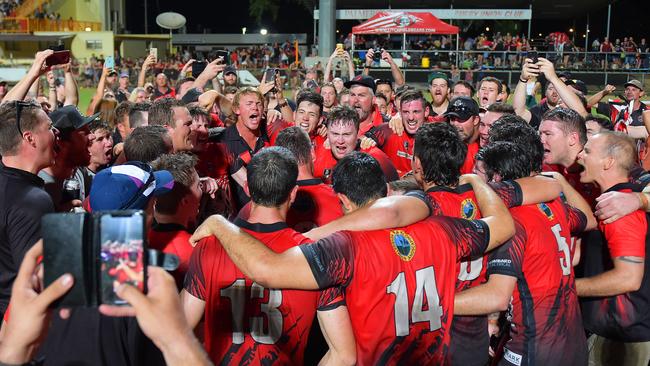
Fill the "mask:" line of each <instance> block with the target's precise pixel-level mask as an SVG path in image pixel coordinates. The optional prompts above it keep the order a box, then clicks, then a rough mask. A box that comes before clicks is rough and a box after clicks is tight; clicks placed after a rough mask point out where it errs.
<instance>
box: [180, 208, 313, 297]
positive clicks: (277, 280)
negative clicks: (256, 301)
mask: <svg viewBox="0 0 650 366" xmlns="http://www.w3.org/2000/svg"><path fill="white" fill-rule="evenodd" d="M213 235H214V236H216V237H217V239H218V240H219V241H220V242H221V245H222V246H223V248H224V249H225V250H226V252H227V253H228V256H229V257H230V259H232V261H233V262H234V263H235V265H236V266H237V268H239V269H240V270H241V271H242V272H243V273H244V274H245V275H246V276H247V277H249V278H251V279H252V280H253V281H255V282H258V283H259V284H261V285H262V286H264V287H269V288H293V289H302V290H315V289H318V288H319V287H318V283H316V279H315V278H314V275H313V274H312V271H311V268H310V265H309V263H308V262H307V259H306V258H305V255H304V254H303V252H302V251H301V249H300V248H299V247H294V248H291V249H289V250H287V251H285V252H283V253H276V252H274V251H272V250H271V249H269V248H268V247H267V246H266V245H264V244H263V243H261V242H260V241H258V240H256V239H255V238H253V237H252V236H250V235H248V234H247V233H246V232H244V231H243V230H241V229H240V228H239V227H237V226H236V225H234V224H232V223H230V222H228V220H226V219H225V218H224V217H223V216H219V215H213V216H210V217H208V218H207V219H206V220H205V221H204V222H203V223H202V224H201V225H200V226H199V227H198V228H197V229H196V231H195V232H194V235H192V237H191V238H190V242H192V243H196V242H197V241H198V240H200V239H202V238H205V237H208V236H213Z"/></svg>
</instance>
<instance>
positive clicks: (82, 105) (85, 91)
mask: <svg viewBox="0 0 650 366" xmlns="http://www.w3.org/2000/svg"><path fill="white" fill-rule="evenodd" d="M95 90H97V89H95V88H79V103H78V105H77V107H79V110H80V111H81V113H86V108H88V105H89V104H90V100H91V99H92V98H93V95H95Z"/></svg>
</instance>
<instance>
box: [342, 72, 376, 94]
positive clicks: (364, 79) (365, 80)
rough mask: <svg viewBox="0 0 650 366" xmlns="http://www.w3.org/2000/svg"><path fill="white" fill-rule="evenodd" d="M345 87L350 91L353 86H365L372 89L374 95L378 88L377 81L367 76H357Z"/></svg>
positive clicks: (346, 83)
mask: <svg viewBox="0 0 650 366" xmlns="http://www.w3.org/2000/svg"><path fill="white" fill-rule="evenodd" d="M343 85H345V87H346V88H348V89H350V87H351V86H352V85H363V86H365V87H368V88H370V89H372V92H373V93H374V92H375V90H377V86H376V85H375V80H374V79H373V78H371V77H370V76H367V75H357V76H355V77H354V78H353V79H352V80H350V81H346V82H345V84H343Z"/></svg>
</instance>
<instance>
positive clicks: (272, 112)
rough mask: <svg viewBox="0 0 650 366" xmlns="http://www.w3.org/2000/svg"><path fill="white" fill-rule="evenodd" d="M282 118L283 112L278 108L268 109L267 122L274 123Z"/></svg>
mask: <svg viewBox="0 0 650 366" xmlns="http://www.w3.org/2000/svg"><path fill="white" fill-rule="evenodd" d="M281 118H282V113H281V112H278V111H277V110H276V109H269V110H268V111H266V123H267V124H268V125H272V124H273V123H274V122H275V121H277V120H279V119H281Z"/></svg>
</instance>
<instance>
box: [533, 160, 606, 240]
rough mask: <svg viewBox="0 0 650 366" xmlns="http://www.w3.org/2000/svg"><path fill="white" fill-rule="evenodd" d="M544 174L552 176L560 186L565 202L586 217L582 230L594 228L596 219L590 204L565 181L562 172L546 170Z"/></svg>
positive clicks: (596, 223) (596, 222)
mask: <svg viewBox="0 0 650 366" xmlns="http://www.w3.org/2000/svg"><path fill="white" fill-rule="evenodd" d="M544 174H547V175H550V176H552V177H553V178H554V179H555V180H556V181H557V182H558V183H559V184H560V186H561V187H562V192H563V193H564V197H565V198H566V201H567V203H568V204H569V205H571V206H573V207H575V208H577V209H578V210H580V211H581V212H582V213H583V214H584V215H585V217H586V218H587V226H586V227H585V228H584V231H589V230H593V229H595V228H596V226H597V225H598V221H596V217H595V216H594V214H593V212H592V211H591V206H590V205H589V203H588V202H587V200H585V199H584V197H582V195H581V194H580V193H579V192H578V191H576V189H575V188H573V187H572V186H571V184H569V182H567V180H566V179H565V178H564V176H562V174H560V173H558V172H547V173H544Z"/></svg>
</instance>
